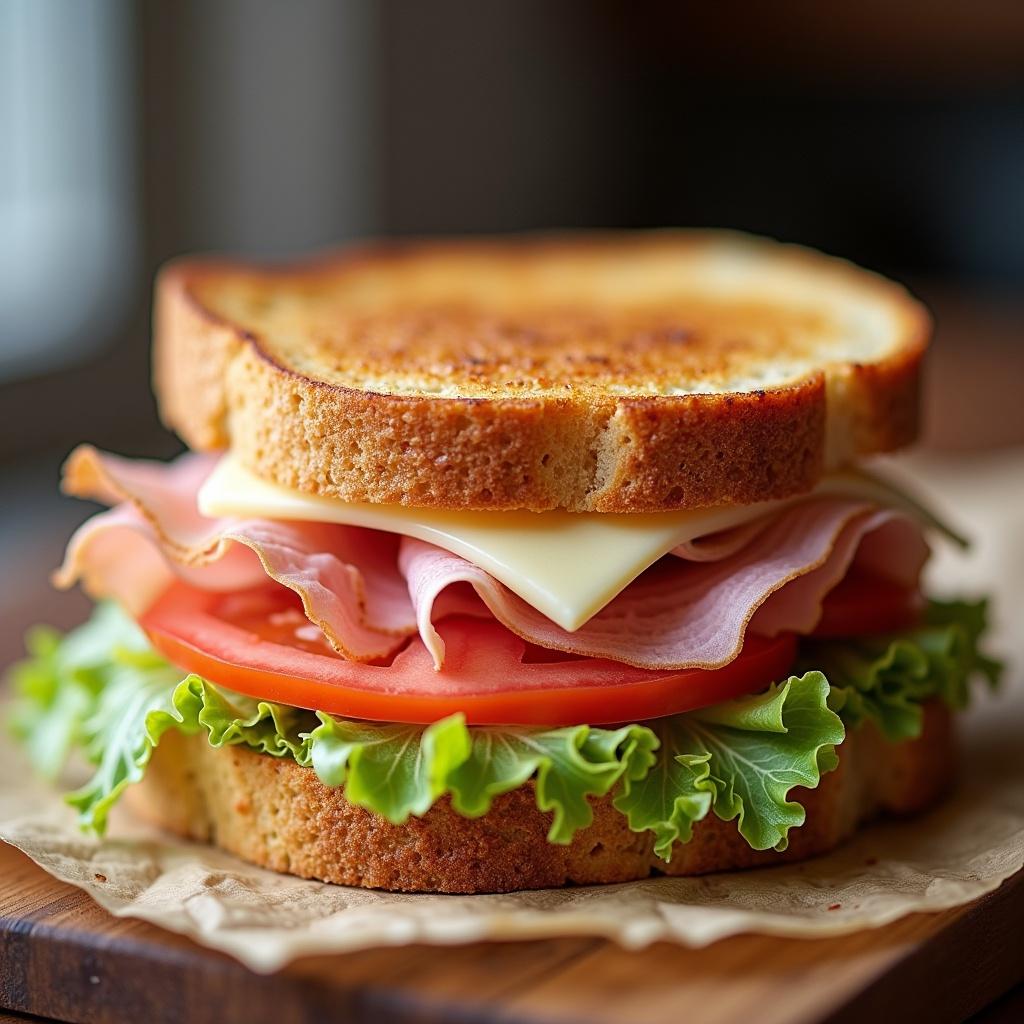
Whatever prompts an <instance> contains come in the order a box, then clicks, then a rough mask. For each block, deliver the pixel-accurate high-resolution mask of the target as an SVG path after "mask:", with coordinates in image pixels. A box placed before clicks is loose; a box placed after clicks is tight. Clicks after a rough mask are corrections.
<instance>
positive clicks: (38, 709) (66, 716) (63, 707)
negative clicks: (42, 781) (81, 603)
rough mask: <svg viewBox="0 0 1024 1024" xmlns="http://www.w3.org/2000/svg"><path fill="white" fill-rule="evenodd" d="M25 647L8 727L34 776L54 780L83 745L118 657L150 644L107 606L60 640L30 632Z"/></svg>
mask: <svg viewBox="0 0 1024 1024" xmlns="http://www.w3.org/2000/svg"><path fill="white" fill-rule="evenodd" d="M25 646H26V648H27V650H28V653H29V655H30V657H29V658H27V659H26V660H25V661H23V662H21V663H19V664H17V665H15V666H13V668H12V669H11V673H10V675H11V682H12V685H13V689H14V694H15V703H14V708H13V711H12V713H11V717H10V726H11V728H12V729H13V731H14V733H15V735H16V736H18V737H19V738H20V739H21V740H22V742H23V743H24V744H25V746H26V748H27V750H28V753H29V756H30V757H31V759H32V762H33V764H34V765H35V767H36V770H37V771H39V772H40V774H42V775H43V776H44V777H46V778H48V779H55V778H57V776H58V775H59V774H60V772H61V770H62V769H63V767H64V765H65V763H66V762H67V759H68V756H69V754H70V752H71V750H72V749H73V748H74V747H76V746H78V745H80V744H81V743H83V741H84V735H83V732H82V725H83V723H84V722H85V721H86V720H87V719H88V718H89V717H90V716H91V715H92V714H93V712H94V711H95V708H96V705H97V703H98V701H99V698H100V694H101V693H102V692H103V689H104V687H105V686H106V684H107V683H108V682H109V680H110V678H111V674H112V673H113V672H114V670H115V659H116V657H117V654H118V652H120V651H124V652H130V651H135V652H145V651H148V650H149V643H148V641H147V640H146V637H145V635H144V634H143V633H142V631H141V630H140V629H139V628H138V627H137V626H136V625H135V623H134V622H132V620H131V619H129V618H128V617H127V616H125V615H124V614H122V613H121V612H120V611H119V610H118V608H117V607H116V606H115V605H111V604H106V605H100V606H99V607H97V609H96V611H95V613H94V614H93V616H92V618H90V619H89V621H88V622H86V623H85V624H84V625H81V626H79V627H78V628H77V629H74V630H72V631H71V632H70V633H68V634H67V635H65V636H63V637H62V636H61V635H60V633H58V632H57V631H56V630H53V629H50V628H49V627H46V626H40V627H37V628H36V629H33V630H32V631H31V632H30V633H29V635H28V636H27V637H26V641H25Z"/></svg>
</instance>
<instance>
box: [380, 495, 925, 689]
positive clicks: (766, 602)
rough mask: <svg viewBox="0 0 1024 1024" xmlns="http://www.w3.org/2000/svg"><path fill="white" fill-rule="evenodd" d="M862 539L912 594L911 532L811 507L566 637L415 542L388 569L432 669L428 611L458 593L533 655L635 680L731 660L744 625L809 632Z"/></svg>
mask: <svg viewBox="0 0 1024 1024" xmlns="http://www.w3.org/2000/svg"><path fill="white" fill-rule="evenodd" d="M868 534H872V535H873V536H874V543H875V545H876V546H877V547H878V548H880V549H884V551H885V552H886V554H887V556H888V557H887V559H886V560H885V562H884V568H885V574H886V575H887V576H889V577H890V578H892V579H894V580H895V581H897V582H899V583H901V584H903V585H906V586H912V585H913V584H914V583H916V581H917V577H918V575H919V573H920V571H921V568H922V566H923V565H924V562H925V559H926V558H927V556H928V549H927V546H926V545H925V543H924V540H923V538H922V537H921V534H920V531H919V530H918V529H917V527H916V526H915V525H914V524H913V523H912V522H910V521H909V520H907V519H906V518H904V517H903V516H901V515H899V514H898V513H895V512H891V511H888V510H876V509H874V508H873V506H871V505H867V504H865V503H863V502H857V501H850V500H846V499H838V498H820V499H812V500H809V501H806V502H802V503H800V504H798V505H794V506H792V507H790V508H788V509H785V510H784V511H782V512H780V513H777V514H776V515H775V517H774V518H773V519H772V520H771V522H770V523H768V525H767V526H765V527H764V528H763V529H762V530H761V531H760V532H759V533H758V534H757V535H756V536H755V538H754V539H753V540H751V541H749V542H748V543H747V544H746V545H745V546H744V547H742V548H740V549H739V550H738V551H734V552H732V553H731V554H730V555H728V556H727V557H724V558H721V559H720V560H719V561H717V562H702V563H698V564H685V563H679V562H672V561H664V562H661V563H659V564H658V565H656V566H654V567H653V568H652V569H650V570H648V571H647V572H646V573H644V575H642V576H641V577H640V578H639V579H638V580H636V581H634V582H633V583H631V584H630V585H629V586H628V587H627V588H626V589H625V590H624V591H623V592H622V593H621V594H619V596H618V597H616V598H615V599H614V600H613V601H611V603H610V604H608V605H606V606H605V607H604V608H603V609H602V610H601V611H599V612H598V613H597V614H596V615H595V616H593V618H591V619H590V620H589V621H588V622H586V623H585V624H584V625H583V626H581V627H580V629H578V630H576V632H574V633H569V632H567V631H566V630H564V629H562V628H561V627H560V626H558V625H556V624H555V623H554V622H552V621H551V620H550V619H548V618H546V617H545V616H543V615H541V614H540V612H538V611H537V610H536V609H535V608H532V607H531V606H530V605H528V604H527V603H526V602H525V601H523V600H522V599H521V598H519V597H518V596H516V595H515V594H513V593H512V592H511V591H509V590H508V589H506V588H505V587H503V586H502V585H501V584H500V583H498V582H497V581H496V580H494V579H493V578H492V577H491V576H489V575H488V574H487V573H485V572H484V571H483V570H482V569H479V568H478V567H477V566H475V565H472V564H471V563H469V562H467V561H466V560H465V559H462V558H459V557H458V556H457V555H453V554H451V553H450V552H447V551H442V550H441V549H440V548H436V547H433V546H432V545H429V544H424V543H423V542H422V541H416V540H410V539H408V538H406V539H405V540H403V542H402V549H401V554H400V556H399V565H400V566H401V568H402V571H403V572H404V573H405V575H406V578H407V579H408V580H409V590H410V593H411V594H412V596H413V603H414V604H415V605H416V615H417V622H418V624H419V631H420V635H421V636H422V637H423V639H424V642H425V643H426V645H427V647H428V648H429V650H430V651H431V653H432V654H433V655H434V659H435V662H436V663H437V664H441V662H442V661H443V659H444V644H443V642H442V641H441V638H440V636H439V635H438V634H437V631H436V630H435V629H434V627H433V624H432V623H433V619H434V617H435V616H434V601H435V600H436V599H437V598H438V597H439V595H442V594H443V593H445V592H446V591H447V589H448V588H449V587H451V586H452V585H453V584H455V583H460V582H462V583H468V584H469V585H470V586H472V587H473V589H474V590H475V591H476V593H477V594H478V595H479V597H480V598H481V600H482V601H483V602H484V603H485V604H486V605H487V607H488V608H489V609H490V610H491V612H492V613H493V615H494V617H495V618H496V619H498V620H499V621H500V622H502V623H504V625H506V626H507V627H508V628H509V629H510V630H512V632H514V633H518V634H519V636H521V637H523V638H524V639H526V640H529V641H530V642H531V643H534V644H538V645H539V646H541V647H546V648H549V649H552V650H558V651H565V652H568V653H571V654H585V655H589V656H591V657H601V658H612V659H614V660H615V661H621V662H625V663H626V664H628V665H636V666H638V667H641V668H709V669H711V668H720V667H721V666H722V665H725V664H727V663H728V662H730V661H732V660H733V658H735V657H736V655H737V654H739V652H740V648H741V647H742V646H743V636H744V633H745V631H746V628H747V626H748V624H750V623H751V620H752V619H754V620H755V621H754V626H755V628H756V629H757V631H758V632H760V633H763V634H766V635H770V636H771V635H775V634H777V633H780V632H783V631H794V632H801V633H806V632H809V631H810V630H812V629H813V628H814V626H815V625H816V624H817V621H818V619H819V617H820V615H821V602H822V600H823V598H824V597H825V595H826V594H827V593H828V592H829V591H830V590H831V589H832V588H833V587H834V586H835V585H836V584H837V583H838V582H839V581H840V580H841V579H842V578H843V576H844V575H845V573H846V571H847V569H848V568H849V566H850V563H851V562H852V560H853V558H854V555H855V553H856V551H857V547H858V545H859V544H860V543H861V541H862V539H863V538H864V537H865V536H867V535H868ZM755 613H757V614H756V618H755Z"/></svg>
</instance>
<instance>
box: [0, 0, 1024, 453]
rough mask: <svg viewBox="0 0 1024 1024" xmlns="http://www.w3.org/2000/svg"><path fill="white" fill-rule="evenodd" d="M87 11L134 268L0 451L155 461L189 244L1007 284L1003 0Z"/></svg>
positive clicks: (1015, 215) (1020, 52) (1019, 120)
mask: <svg viewBox="0 0 1024 1024" xmlns="http://www.w3.org/2000/svg"><path fill="white" fill-rule="evenodd" d="M19 2H20V3H21V4H22V6H24V4H25V3H31V2H32V0H19ZM89 2H90V3H91V4H93V5H96V6H99V7H102V8H103V10H104V11H105V13H106V16H107V18H108V20H109V18H117V19H119V20H118V31H119V32H120V33H123V34H125V37H126V38H128V39H129V40H130V44H131V47H130V49H131V53H130V57H131V60H130V61H128V62H127V64H128V65H130V67H131V68H133V71H132V74H133V75H134V79H133V80H131V79H130V80H129V84H130V85H132V86H133V87H131V88H128V89H127V90H126V91H127V92H130V96H127V97H121V100H122V101H124V102H125V103H126V104H127V107H129V108H130V117H129V118H128V123H129V124H130V128H131V134H130V137H129V138H128V139H127V144H128V152H130V153H131V155H132V156H131V160H132V164H133V167H134V168H135V171H134V177H133V181H134V182H135V184H134V185H133V187H132V188H130V189H128V188H126V189H123V190H122V192H123V194H122V197H121V210H120V212H122V213H124V214H125V219H126V220H127V219H132V221H133V223H134V226H135V227H134V230H135V231H136V237H137V238H138V240H139V241H138V248H137V257H136V258H134V259H133V260H132V267H130V268H127V267H126V269H125V278H126V280H128V281H129V282H130V285H129V286H126V288H124V289H122V293H123V294H122V296H121V298H120V300H119V301H121V302H122V304H123V309H120V310H119V311H117V312H118V315H117V316H116V317H112V318H111V319H110V322H111V323H116V324H117V325H118V326H117V329H116V330H113V329H112V330H111V333H110V335H109V336H106V335H104V336H103V337H97V336H93V334H92V333H90V334H89V336H88V337H84V336H83V343H82V345H81V348H80V351H79V352H75V351H73V350H69V356H68V360H67V363H66V365H65V366H64V367H56V368H54V369H52V370H50V371H49V372H47V373H46V375H44V376H42V377H35V378H32V379H30V380H29V379H17V380H8V381H6V382H0V460H10V459H12V458H15V457H17V456H19V455H21V456H26V455H32V454H33V453H36V452H46V453H49V454H48V456H47V458H49V459H54V458H56V454H55V453H59V452H60V451H61V450H66V449H67V448H68V447H70V446H71V444H73V443H74V442H75V441H76V440H78V439H80V438H88V439H91V440H94V441H96V442H98V443H100V444H106V445H110V446H113V447H120V448H124V449H129V450H132V451H154V452H155V451H167V450H170V449H171V447H172V446H173V444H174V442H173V441H172V440H171V439H170V438H169V437H168V436H167V435H165V434H162V433H161V432H160V430H159V427H158V425H157V423H156V417H155V412H154V407H153V403H152V399H151V397H150V396H149V394H148V389H147V383H146V381H147V366H148V346H149V327H148V315H149V302H150V295H151V286H152V276H153V273H154V272H155V270H156V268H157V267H158V266H159V264H160V263H161V262H163V261H164V260H166V259H168V258H169V257H171V256H174V255H176V254H178V253H180V252H182V251H187V250H193V249H205V248H226V249H234V250H238V251H243V252H248V253H255V254H264V255H266V254H282V253H288V252H293V251H296V250H300V249H303V248H306V247H314V246H322V245H324V244H326V243H328V242H330V241H340V240H346V239H350V238H354V237H358V236H363V235H367V234H370V235H376V234H392V233H396V234H407V233H431V232H445V233H449V232H460V231H496V230H511V229H520V228H551V227H587V226H656V225H687V224H693V225H724V226H731V227H737V228H744V229H747V230H752V231H758V232H763V233H767V234H770V235H775V236H777V237H780V238H784V239H788V240H793V241H800V242H805V243H808V244H811V245H816V246H819V247H821V248H823V249H826V250H828V251H831V252H834V253H838V254H841V255H844V256H848V257H850V258H853V259H855V260H857V261H859V262H862V263H864V264H867V265H870V266H873V267H877V268H879V269H881V270H885V271H889V272H891V273H894V274H896V275H898V276H900V277H903V278H905V279H910V280H911V281H912V282H913V283H918V282H936V281H937V282H942V281H946V282H954V281H955V282H957V283H958V284H959V285H965V284H967V285H971V286H972V287H974V288H976V289H977V288H983V289H999V290H1001V291H1002V292H1003V293H1004V294H1007V295H1009V296H1010V297H1011V298H1012V297H1014V296H1017V297H1019V296H1020V294H1021V291H1022V289H1021V285H1022V283H1024V3H1022V2H1020V0H976V2H973V3H967V2H962V3H944V2H924V0H903V2H901V3H898V4H892V3H882V2H880V0H860V2H854V0H849V2H847V0H842V2H828V3H821V2H812V0H775V2H771V3H768V2H748V3H742V4H737V3H724V2H723V3H717V4H707V3H702V4H698V3H686V2H675V3H670V2H633V3H628V2H624V0H620V2H613V0H559V2H557V3H552V2H550V0H430V2H429V3H414V2H407V0H382V2H375V0H341V2H336V0H293V2H289V3H287V4H277V3H271V2H263V0H148V2H147V3H145V4H132V3H129V2H126V0H89ZM0 29H2V25H0ZM81 45H83V46H84V45H87V42H86V39H85V37H83V41H82V43H81ZM126 160H127V158H126ZM0 183H2V177H0ZM73 270H74V268H72V270H71V271H70V272H73ZM64 273H66V272H64ZM926 297H928V296H927V295H926ZM1011 321H1012V317H1011ZM1004 333H1006V335H1007V336H1012V335H1013V330H1012V329H1011V330H1009V331H1006V332H1004ZM0 341H2V339H0ZM40 410H43V411H42V412H40Z"/></svg>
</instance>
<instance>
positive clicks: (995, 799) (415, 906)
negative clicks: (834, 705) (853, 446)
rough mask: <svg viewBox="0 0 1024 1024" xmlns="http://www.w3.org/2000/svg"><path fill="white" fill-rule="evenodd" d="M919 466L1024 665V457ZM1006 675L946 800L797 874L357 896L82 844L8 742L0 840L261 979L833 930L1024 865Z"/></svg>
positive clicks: (2, 764) (1018, 716)
mask: <svg viewBox="0 0 1024 1024" xmlns="http://www.w3.org/2000/svg"><path fill="white" fill-rule="evenodd" d="M927 468H928V470H929V472H930V473H931V479H932V480H933V481H935V483H936V486H933V488H932V490H937V491H938V493H939V494H940V495H942V496H943V497H944V498H945V499H946V500H945V502H943V503H942V504H945V506H946V507H947V508H948V509H950V510H951V511H953V512H954V513H955V518H956V519H957V520H958V521H959V522H961V523H963V522H966V523H970V524H972V525H973V527H974V532H975V535H976V536H977V538H978V545H977V548H976V550H975V552H974V553H973V556H972V557H971V559H970V560H969V561H968V562H967V563H962V562H960V561H959V560H957V559H953V558H951V557H950V556H949V555H948V554H946V553H943V554H942V555H941V556H940V557H939V558H938V559H937V560H936V561H937V565H936V572H937V578H938V582H939V585H940V587H941V583H942V581H955V583H956V586H955V587H954V588H949V587H946V588H943V589H957V590H960V591H964V590H966V591H968V592H984V591H986V590H987V591H995V592H996V593H997V597H998V600H999V602H1000V609H1001V611H1002V613H1003V616H1002V622H1001V623H1000V626H999V628H998V629H997V637H998V638H999V640H1002V641H1004V642H999V640H997V643H998V646H999V647H1000V648H1001V652H1002V653H1006V654H1009V655H1010V656H1011V657H1012V659H1013V662H1014V664H1015V666H1019V665H1021V664H1024V659H1022V658H1021V657H1020V648H1021V647H1022V646H1024V643H1022V642H1021V639H1020V638H1019V636H1017V635H1014V633H1015V632H1016V631H1011V630H1010V629H1008V628H1007V626H1008V624H1009V623H1010V622H1012V621H1013V618H1014V616H1016V609H1017V608H1020V607H1021V598H1022V597H1024V530H1021V529H1020V525H1021V524H1022V520H1024V456H1022V455H1021V454H1020V453H1018V454H1017V455H1015V456H1005V455H1004V456H1001V457H998V458H994V459H990V460H988V461H983V462H980V463H979V462H977V461H975V462H973V463H972V464H970V466H968V465H966V464H963V465H960V466H951V465H950V464H948V463H939V464H934V465H931V466H929V467H927ZM1018 534H1019V535H1020V536H1018ZM1011 675H1012V676H1013V677H1014V678H1012V679H1011V680H1009V683H1010V685H1008V686H1007V688H1006V689H1005V690H1004V691H1003V693H1002V694H1001V695H1000V696H999V697H998V698H996V699H995V700H992V699H987V698H985V699H982V700H981V701H979V702H978V706H977V707H976V708H975V709H973V710H972V711H971V712H970V713H969V714H968V715H966V716H964V717H965V721H964V723H963V730H962V731H963V735H964V744H963V747H964V757H963V761H964V771H963V776H962V779H961V782H960V785H959V786H958V788H957V790H956V792H955V793H954V795H953V796H952V798H951V799H950V800H949V801H948V802H946V803H945V804H944V805H943V806H942V807H940V808H939V809H937V810H936V811H934V812H932V813H930V814H928V815H926V816H924V817H922V818H918V819H916V820H914V821H912V822H888V823H882V824H876V825H874V826H871V827H870V828H868V829H866V830H864V831H863V832H862V833H860V834H859V835H858V836H857V837H856V838H855V839H854V840H852V841H851V842H850V843H848V844H846V845H845V846H843V847H842V848H841V849H839V850H837V851H835V852H834V853H832V854H829V855H828V856H826V857H822V858H819V859H817V860H813V861H809V862H807V863H805V864H795V865H789V866H782V867H777V868H768V869H761V870H756V871H748V872H736V873H730V874H721V875H712V876H705V877H702V878H692V879H690V878H681V879H670V878H654V879H649V880H647V881H643V882H634V883H628V884H623V885H611V886H593V887H586V888H568V889H558V890H544V891H539V892H526V893H515V894H510V895H500V896H425V895H394V894H390V893H380V892H369V891H365V890H360V889H348V888H343V887H340V886H332V885H325V884H322V883H318V882H306V881H302V880H300V879H296V878H291V877H289V876H284V875H277V874H274V873H272V872H268V871H264V870H261V869H258V868H253V867H251V866H249V865H247V864H245V863H243V862H242V861H239V860H236V859H235V858H233V857H231V856H229V855H227V854H224V853H221V852H219V851H217V850H214V849H211V848H208V847H204V846H197V845H194V844H189V843H184V842H180V841H175V840H172V839H169V838H168V837H166V836H164V835H161V834H159V833H156V832H154V831H152V830H148V829H145V828H143V827H142V826H140V825H138V824H136V823H134V822H132V821H131V820H130V819H129V818H128V816H127V815H125V814H119V815H117V814H116V815H115V819H114V825H113V827H112V829H111V831H110V833H109V835H108V836H107V837H106V838H105V839H103V840H102V841H101V840H97V839H94V838H90V837H87V836H83V835H82V834H81V833H80V832H79V831H78V830H77V828H76V826H75V824H74V818H73V814H72V813H71V811H70V809H69V808H67V807H66V806H64V805H63V804H62V803H61V801H60V799H59V797H58V796H57V795H56V793H55V792H53V791H52V790H49V789H47V788H45V787H42V786H39V785H35V784H32V783H28V784H26V782H25V779H26V774H27V767H26V765H25V764H24V761H23V759H22V758H21V755H20V754H19V753H18V752H17V751H16V750H14V749H12V748H11V747H10V745H9V744H6V745H2V746H0V839H3V840H6V841H7V842H9V843H11V844H12V845H14V846H16V847H17V848H18V849H20V850H22V851H24V852H25V853H26V854H28V856H29V857H31V858H32V860H34V861H35V862H36V863H37V864H39V865H40V866H41V867H42V868H43V869H44V870H46V871H47V872H49V873H50V874H51V875H52V876H53V877H54V878H57V879H60V880H61V881H64V882H68V883H70V884H72V885H76V886H79V887H80V888H82V889H84V890H85V891H86V892H88V893H89V894H90V895H91V896H92V897H93V898H94V899H95V900H96V901H97V902H98V903H99V904H100V905H101V906H103V907H105V908H106V909H107V910H108V911H110V912H111V913H112V914H115V915H117V916H120V917H136V918H142V919H144V920H147V921H150V922H152V923H153V924H156V925H160V926H161V927H164V928H168V929H170V930H171V931H175V932H181V933H183V934H186V935H188V936H190V937H191V938H193V939H195V940H197V941H198V942H201V943H203V944H205V945H207V946H210V947H213V948H215V949H219V950H222V951H223V952H225V953H228V954H230V955H232V956H234V957H236V958H237V959H239V960H240V961H242V962H243V963H244V964H246V965H247V966H248V967H250V968H252V969H254V970H257V971H273V970H276V969H277V968H280V967H282V966H283V965H285V964H286V963H288V962H289V961H291V960H293V959H295V958H296V957H299V956H303V955H308V954H324V953H331V952H341V951H346V950H356V949H366V948H368V947H373V946H391V945H404V944H407V943H414V942H426V943H437V944H444V943H463V942H471V941H475V940H480V939H505V940H508V939H528V938H540V937H556V936H570V935H594V936H604V937H607V938H609V939H613V940H615V941H617V942H619V943H621V944H622V945H624V946H628V947H632V948H636V947H641V946H644V945H646V944H648V943H651V942H654V941H657V940H669V941H675V942H680V943H684V944H686V945H691V946H702V945H706V944H708V943H711V942H714V941H715V940H717V939H721V938H723V937H725V936H728V935H735V934H738V933H741V932H760V933H764V934H771V935H789V936H805V937H814V936H826V935H836V934H840V933H843V932H851V931H855V930H858V929H861V928H868V927H878V926H880V925H883V924H886V923H888V922H890V921H893V920H895V919H896V918H899V917H902V916H903V915H905V914H909V913H913V912H915V911H936V910H943V909H946V908H949V907H953V906H957V905H959V904H963V903H966V902H968V901H970V900H973V899H975V898H977V897H979V896H981V895H983V894H985V893H987V892H991V891H992V890H993V889H995V888H996V887H997V886H998V885H999V884H1000V883H1001V882H1002V881H1003V880H1004V879H1006V878H1008V877H1009V876H1010V875H1012V874H1014V873H1015V872H1017V871H1019V870H1021V868H1022V866H1024V758H1022V757H1021V756H1020V752H1021V750H1022V736H1024V687H1022V686H1020V685H1018V684H1019V679H1018V678H1016V676H1017V675H1018V673H1016V672H1014V673H1011Z"/></svg>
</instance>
